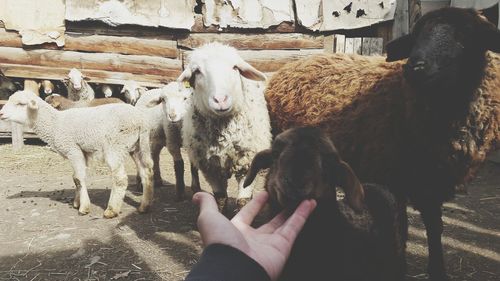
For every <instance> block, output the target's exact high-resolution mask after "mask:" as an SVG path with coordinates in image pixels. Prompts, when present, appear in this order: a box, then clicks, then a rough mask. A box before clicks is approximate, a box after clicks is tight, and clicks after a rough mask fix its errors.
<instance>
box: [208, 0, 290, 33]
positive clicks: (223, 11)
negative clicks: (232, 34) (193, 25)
mask: <svg viewBox="0 0 500 281" xmlns="http://www.w3.org/2000/svg"><path fill="white" fill-rule="evenodd" d="M204 3H205V5H204V7H203V23H204V25H205V26H210V25H218V26H220V27H228V26H231V27H240V28H268V27H270V26H273V25H278V24H280V23H282V22H284V21H293V19H294V17H293V9H292V2H291V0H280V1H277V0H205V1H204Z"/></svg>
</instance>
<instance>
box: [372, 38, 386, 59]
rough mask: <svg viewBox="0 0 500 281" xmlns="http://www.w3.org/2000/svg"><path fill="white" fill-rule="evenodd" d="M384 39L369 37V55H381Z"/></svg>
mask: <svg viewBox="0 0 500 281" xmlns="http://www.w3.org/2000/svg"><path fill="white" fill-rule="evenodd" d="M383 45H384V39H382V38H370V55H371V56H381V55H382V50H383V48H384V46H383Z"/></svg>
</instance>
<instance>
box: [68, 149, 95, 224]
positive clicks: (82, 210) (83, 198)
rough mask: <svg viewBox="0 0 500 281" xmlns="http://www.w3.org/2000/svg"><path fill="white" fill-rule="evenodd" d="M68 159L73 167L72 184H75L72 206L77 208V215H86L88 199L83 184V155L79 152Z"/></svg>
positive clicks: (88, 209)
mask: <svg viewBox="0 0 500 281" xmlns="http://www.w3.org/2000/svg"><path fill="white" fill-rule="evenodd" d="M68 159H69V161H70V162H71V165H72V166H73V182H74V183H75V199H74V200H73V206H74V207H75V208H78V213H79V214H80V215H86V214H88V213H89V212H90V198H89V194H88V192H87V185H86V183H85V177H86V173H87V165H86V162H85V157H84V155H83V153H82V152H81V151H79V152H75V153H73V154H71V155H69V156H68Z"/></svg>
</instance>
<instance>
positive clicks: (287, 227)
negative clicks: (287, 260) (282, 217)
mask: <svg viewBox="0 0 500 281" xmlns="http://www.w3.org/2000/svg"><path fill="white" fill-rule="evenodd" d="M314 208H316V201H315V200H314V199H311V200H304V201H302V203H300V205H299V206H298V207H297V209H296V210H295V212H293V214H292V215H291V216H290V217H289V218H288V219H287V220H286V221H285V223H284V224H283V225H282V226H280V227H279V228H278V229H277V230H276V232H275V233H277V234H279V235H281V236H282V237H283V238H285V239H286V240H287V241H288V242H289V243H291V244H292V243H293V242H294V241H295V238H297V235H298V234H299V232H300V231H301V230H302V227H304V224H305V223H306V220H307V218H308V217H309V215H311V213H312V211H313V210H314Z"/></svg>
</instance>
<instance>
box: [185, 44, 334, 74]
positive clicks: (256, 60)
mask: <svg viewBox="0 0 500 281" xmlns="http://www.w3.org/2000/svg"><path fill="white" fill-rule="evenodd" d="M191 52H192V51H184V52H183V57H186V56H188V57H189V54H190V53H191ZM322 53H324V50H323V49H308V50H260V51H256V50H243V51H239V52H238V54H240V56H241V57H242V58H243V59H244V60H245V61H247V62H248V63H249V64H251V65H252V66H253V67H255V68H257V69H258V70H260V71H262V72H275V71H277V70H278V69H280V68H281V67H282V66H283V65H285V64H286V63H288V62H291V61H295V60H298V59H301V58H304V57H308V56H311V55H316V54H322ZM186 63H187V60H184V66H185V64H186Z"/></svg>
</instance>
